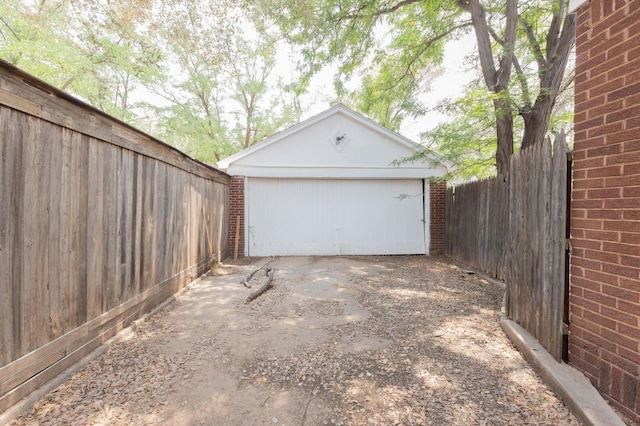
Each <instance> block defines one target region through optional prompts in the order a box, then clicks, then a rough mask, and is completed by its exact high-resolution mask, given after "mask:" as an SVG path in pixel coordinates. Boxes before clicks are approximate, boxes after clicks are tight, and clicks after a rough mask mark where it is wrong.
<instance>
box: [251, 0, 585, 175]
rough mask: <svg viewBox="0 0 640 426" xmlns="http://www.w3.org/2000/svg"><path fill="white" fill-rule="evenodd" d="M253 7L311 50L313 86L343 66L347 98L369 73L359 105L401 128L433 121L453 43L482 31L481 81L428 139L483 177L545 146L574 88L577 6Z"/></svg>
mask: <svg viewBox="0 0 640 426" xmlns="http://www.w3.org/2000/svg"><path fill="white" fill-rule="evenodd" d="M245 7H247V8H248V10H250V11H251V12H252V13H253V15H254V16H255V17H257V18H256V19H259V20H261V21H264V20H269V21H270V22H273V23H275V25H276V26H277V27H278V28H280V29H281V31H282V33H283V34H284V36H285V37H286V38H287V39H288V40H289V41H290V42H292V43H294V44H297V45H299V46H300V47H301V51H302V60H301V62H300V65H301V68H302V69H304V71H305V74H304V75H305V76H306V78H307V80H308V79H309V77H310V76H311V75H313V74H314V73H316V72H318V70H319V69H321V68H322V67H323V66H326V65H327V64H333V65H334V66H336V67H337V70H338V72H337V74H336V87H337V88H338V93H339V94H340V89H341V88H342V87H343V82H344V81H347V80H348V79H349V78H352V77H353V76H354V75H356V74H357V73H358V72H363V73H364V77H363V78H362V88H361V89H360V90H358V91H356V92H354V93H351V94H350V97H349V99H350V100H351V102H352V103H355V104H356V105H358V106H359V107H360V109H362V110H365V112H368V113H369V114H371V115H373V117H374V118H375V119H377V120H379V121H381V122H382V123H384V124H386V125H387V126H389V127H391V128H397V127H398V125H399V122H401V121H402V120H403V119H404V118H406V117H412V116H413V117H416V116H424V114H425V113H426V110H425V109H424V107H423V105H422V104H421V103H420V102H419V97H418V96H416V95H417V94H419V93H421V92H423V91H424V90H425V88H426V87H428V84H429V81H430V78H432V77H433V75H434V73H436V72H437V71H438V68H437V66H438V65H439V64H440V63H441V61H442V57H443V51H444V46H445V44H446V42H447V41H449V40H452V39H454V38H457V37H461V36H463V35H465V34H469V33H471V34H473V35H474V36H475V39H476V46H477V50H476V54H475V57H474V61H473V64H474V65H475V67H476V69H477V70H478V75H479V77H480V78H479V79H478V80H477V81H476V82H475V84H472V85H471V86H470V87H469V88H468V91H467V93H466V95H465V97H464V99H460V100H453V101H451V102H449V103H448V104H447V105H443V106H442V108H443V110H444V111H446V112H447V113H449V114H450V117H451V119H452V120H451V122H449V123H447V124H445V125H442V126H440V127H438V128H437V129H436V130H435V131H433V132H430V133H428V134H425V138H426V140H427V141H428V142H429V143H430V144H431V145H432V146H435V147H438V148H439V150H441V151H443V153H444V154H446V155H447V156H448V157H449V158H450V159H451V160H453V161H454V162H456V164H458V165H460V166H461V168H462V169H465V170H468V171H470V173H473V174H474V175H485V174H486V173H487V172H488V171H489V172H490V170H491V168H493V167H495V168H496V169H497V171H498V172H499V173H502V172H505V171H506V170H507V169H508V165H509V157H510V155H511V154H512V153H513V152H514V149H518V148H525V147H527V146H530V145H533V144H535V143H539V142H541V141H542V140H543V139H544V137H545V136H546V135H547V134H548V132H549V130H550V123H551V122H552V120H551V116H552V113H553V112H554V111H556V109H557V108H555V107H556V106H557V105H556V104H557V101H558V100H559V95H560V94H561V92H562V89H563V88H565V86H567V85H566V84H565V85H564V86H563V78H564V76H565V68H566V65H567V62H568V61H569V57H570V52H571V49H572V46H573V41H574V32H575V17H574V16H573V15H569V14H568V13H567V9H568V0H520V1H516V0H449V1H441V0H393V1H389V0H329V1H324V0H323V1H320V0H312V1H301V0H259V1H252V2H247V4H245ZM563 110H564V111H566V110H567V108H564V106H563ZM560 115H561V116H562V117H564V118H565V119H567V118H570V117H568V116H567V114H565V113H564V112H563V113H561V114H560ZM491 153H493V155H494V158H493V160H492V161H489V158H488V156H489V155H491ZM472 163H477V166H482V165H485V166H488V167H489V169H487V167H480V168H478V167H476V166H474V167H472V168H471V169H470V168H469V166H470V165H471V164H472ZM472 170H473V171H472ZM494 170H495V169H494Z"/></svg>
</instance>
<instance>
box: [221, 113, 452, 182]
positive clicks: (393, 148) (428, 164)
mask: <svg viewBox="0 0 640 426" xmlns="http://www.w3.org/2000/svg"><path fill="white" fill-rule="evenodd" d="M416 148H417V145H415V144H414V143H412V142H411V141H408V140H407V139H405V138H403V137H402V136H400V135H398V134H396V133H393V132H391V131H389V130H387V129H384V128H383V127H381V126H378V125H376V124H375V123H373V122H372V121H370V120H368V119H366V118H365V117H363V116H360V115H359V114H356V113H354V112H353V111H350V110H348V109H346V108H345V107H342V106H338V107H334V108H332V109H330V110H328V111H327V112H326V113H324V114H320V115H319V116H316V117H314V118H312V119H309V120H307V121H306V122H303V123H301V124H299V125H297V126H294V127H292V128H291V129H289V130H287V131H284V132H282V133H281V134H278V135H275V136H273V137H271V138H268V139H267V140H265V141H263V142H261V143H260V144H258V145H256V146H254V147H252V148H249V149H248V150H245V151H243V152H241V153H238V154H236V155H235V156H232V157H229V158H227V159H225V160H222V161H221V162H220V163H219V165H220V167H221V168H227V172H228V173H229V174H231V175H242V176H248V177H251V176H253V177H306V178H314V177H315V178H409V177H411V178H428V177H435V176H442V175H443V174H445V173H446V171H447V170H446V167H445V166H444V165H442V164H436V163H434V162H432V161H429V160H427V161H424V162H417V163H402V164H400V165H398V166H396V165H392V162H394V161H401V160H402V159H404V158H407V157H409V156H411V155H412V154H413V153H414V152H415V150H416Z"/></svg>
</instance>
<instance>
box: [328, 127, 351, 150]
mask: <svg viewBox="0 0 640 426" xmlns="http://www.w3.org/2000/svg"><path fill="white" fill-rule="evenodd" d="M348 141H349V138H348V137H347V134H346V133H344V132H343V131H341V130H338V131H336V132H334V133H332V134H331V136H329V142H331V145H333V147H334V148H335V149H336V151H338V152H340V151H342V148H344V146H345V145H346V144H347V142H348Z"/></svg>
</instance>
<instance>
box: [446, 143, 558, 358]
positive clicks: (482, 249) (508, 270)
mask: <svg viewBox="0 0 640 426" xmlns="http://www.w3.org/2000/svg"><path fill="white" fill-rule="evenodd" d="M567 173H568V170H567V149H566V142H565V139H564V135H563V134H560V135H558V136H557V137H556V140H555V143H552V141H551V140H550V139H547V140H545V142H544V143H542V144H538V145H535V146H533V147H530V148H528V149H526V150H523V151H522V152H520V153H518V154H516V155H514V156H512V158H511V162H510V170H509V173H508V175H507V176H506V178H503V177H496V178H491V179H485V180H482V181H478V182H471V183H467V184H464V185H460V186H456V187H454V188H449V189H448V190H447V203H446V254H447V255H448V256H449V257H451V258H453V259H456V260H459V261H461V262H464V263H465V264H468V265H470V266H473V267H475V268H477V269H479V270H481V271H483V272H486V273H487V274H489V275H491V276H493V277H495V278H498V279H500V280H503V281H505V282H506V283H507V306H506V311H507V312H506V313H507V316H508V317H509V318H510V319H512V320H514V321H516V322H518V323H519V324H520V325H522V326H523V327H524V328H525V329H527V330H528V331H529V332H530V333H531V334H532V335H533V336H535V337H536V338H537V339H538V341H540V343H541V344H542V345H543V346H544V347H545V348H546V349H547V350H548V351H549V352H550V353H551V354H552V355H553V356H554V357H555V358H556V359H557V360H561V359H562V353H563V318H564V317H563V315H564V309H565V300H564V299H565V285H566V282H565V281H566V280H565V262H566V259H565V257H566V255H565V253H566V252H565V240H566V220H567V219H566V218H567V210H566V205H567Z"/></svg>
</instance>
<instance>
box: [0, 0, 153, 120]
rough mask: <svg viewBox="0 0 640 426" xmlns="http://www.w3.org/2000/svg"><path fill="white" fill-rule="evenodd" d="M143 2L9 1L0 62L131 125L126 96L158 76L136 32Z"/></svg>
mask: <svg viewBox="0 0 640 426" xmlns="http://www.w3.org/2000/svg"><path fill="white" fill-rule="evenodd" d="M147 7H148V4H147V2H146V1H122V2H116V3H114V4H111V3H108V2H103V1H100V0H59V1H54V0H49V1H46V0H45V1H40V2H37V3H29V2H20V1H16V0H7V1H6V2H4V3H2V5H0V16H2V18H1V20H0V35H1V36H2V38H1V39H0V56H1V57H2V58H4V59H5V60H8V61H9V62H11V63H13V64H14V65H16V66H18V67H20V68H22V69H25V70H26V71H28V72H30V73H32V74H34V75H36V76H38V77H40V78H42V79H44V80H46V81H47V82H49V83H51V84H53V85H55V86H58V87H60V88H61V89H63V90H68V91H70V92H72V93H74V94H76V95H77V96H79V97H81V98H83V99H86V100H88V101H89V102H90V103H92V104H93V105H95V106H97V107H98V108H101V109H103V110H105V111H106V112H108V113H110V114H112V115H114V116H115V117H117V118H120V119H124V120H129V121H131V120H132V119H133V118H134V115H135V114H134V112H133V111H132V110H133V109H134V107H135V106H134V105H133V104H132V101H131V97H130V94H131V92H132V91H133V90H134V89H135V88H136V86H138V85H141V84H144V83H145V82H148V81H149V80H150V79H153V78H154V77H155V76H156V74H157V63H158V61H159V60H160V56H159V51H158V49H157V48H155V47H154V46H153V45H152V43H151V41H150V40H149V38H148V36H147V35H146V34H144V33H143V32H141V31H140V28H144V27H145V23H146V22H147V21H148V15H147V13H146V10H147Z"/></svg>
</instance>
